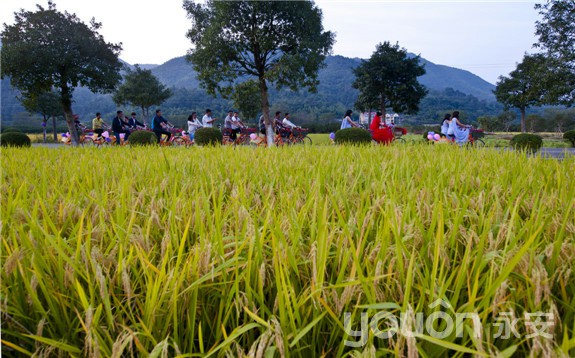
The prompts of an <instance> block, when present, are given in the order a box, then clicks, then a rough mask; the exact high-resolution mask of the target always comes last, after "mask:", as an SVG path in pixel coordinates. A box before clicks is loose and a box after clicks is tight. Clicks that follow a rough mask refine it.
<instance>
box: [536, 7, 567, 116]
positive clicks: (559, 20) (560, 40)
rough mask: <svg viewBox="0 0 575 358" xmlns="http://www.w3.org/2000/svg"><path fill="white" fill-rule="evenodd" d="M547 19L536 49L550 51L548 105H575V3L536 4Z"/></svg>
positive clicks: (539, 27)
mask: <svg viewBox="0 0 575 358" xmlns="http://www.w3.org/2000/svg"><path fill="white" fill-rule="evenodd" d="M535 9H536V10H539V14H540V15H542V16H543V19H542V20H541V21H537V22H536V24H535V25H536V32H535V34H536V35H538V36H539V42H538V43H536V44H535V47H539V48H542V49H543V50H545V51H546V54H547V56H546V58H547V61H548V65H547V66H546V67H545V68H543V70H544V74H545V75H546V77H547V80H546V81H545V84H546V86H547V89H548V92H547V94H546V96H545V98H544V101H545V103H546V104H562V105H567V106H573V104H574V103H575V2H574V1H573V0H547V1H546V2H545V3H543V4H536V5H535Z"/></svg>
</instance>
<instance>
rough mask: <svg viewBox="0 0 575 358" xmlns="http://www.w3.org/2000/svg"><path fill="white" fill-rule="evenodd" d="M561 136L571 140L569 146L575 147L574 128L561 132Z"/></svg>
mask: <svg viewBox="0 0 575 358" xmlns="http://www.w3.org/2000/svg"><path fill="white" fill-rule="evenodd" d="M563 138H564V139H567V140H568V141H569V142H571V146H572V147H573V148H575V129H573V130H570V131H567V132H565V133H563Z"/></svg>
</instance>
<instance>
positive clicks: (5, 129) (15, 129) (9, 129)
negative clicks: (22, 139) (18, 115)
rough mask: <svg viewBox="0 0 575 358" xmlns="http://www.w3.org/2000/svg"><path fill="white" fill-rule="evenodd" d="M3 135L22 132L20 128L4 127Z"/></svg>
mask: <svg viewBox="0 0 575 358" xmlns="http://www.w3.org/2000/svg"><path fill="white" fill-rule="evenodd" d="M0 132H1V133H10V132H12V133H22V131H21V130H20V129H18V128H11V127H4V128H2V131H0Z"/></svg>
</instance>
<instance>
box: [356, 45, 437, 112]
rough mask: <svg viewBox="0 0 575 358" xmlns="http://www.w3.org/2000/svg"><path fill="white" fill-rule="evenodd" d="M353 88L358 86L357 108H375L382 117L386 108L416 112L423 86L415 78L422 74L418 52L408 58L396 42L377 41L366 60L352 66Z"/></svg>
mask: <svg viewBox="0 0 575 358" xmlns="http://www.w3.org/2000/svg"><path fill="white" fill-rule="evenodd" d="M353 72H354V74H355V81H354V82H353V84H352V86H353V88H357V89H358V90H359V96H358V100H357V101H356V106H357V107H358V108H359V109H368V108H379V109H380V111H381V112H382V113H383V116H384V118H385V113H386V109H387V108H391V109H393V111H395V112H396V113H406V114H411V113H416V112H417V111H418V110H419V102H420V101H421V99H422V98H423V97H425V95H426V94H427V90H426V89H425V87H424V86H423V85H421V84H420V83H419V82H418V81H417V77H419V76H422V75H424V74H425V68H424V67H423V66H422V65H420V64H419V56H415V57H412V58H409V57H408V55H407V51H406V50H405V49H400V48H399V44H395V45H391V44H390V43H389V42H384V43H380V44H379V45H377V46H376V49H375V52H374V53H373V54H372V55H371V57H370V58H369V60H367V61H366V60H363V61H362V62H361V64H360V65H359V66H358V67H356V68H355V69H354V71H353Z"/></svg>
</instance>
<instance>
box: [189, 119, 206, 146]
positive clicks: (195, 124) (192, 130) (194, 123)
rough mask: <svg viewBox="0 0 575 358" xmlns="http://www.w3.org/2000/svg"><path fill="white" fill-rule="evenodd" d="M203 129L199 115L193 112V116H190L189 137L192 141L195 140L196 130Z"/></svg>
mask: <svg viewBox="0 0 575 358" xmlns="http://www.w3.org/2000/svg"><path fill="white" fill-rule="evenodd" d="M202 127H203V125H202V122H200V120H199V119H198V114H197V113H196V112H192V114H190V115H189V116H188V137H190V140H194V136H195V134H196V130H198V128H202Z"/></svg>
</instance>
